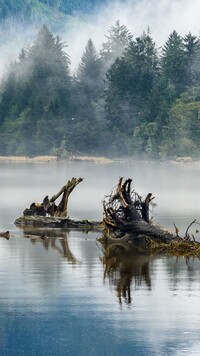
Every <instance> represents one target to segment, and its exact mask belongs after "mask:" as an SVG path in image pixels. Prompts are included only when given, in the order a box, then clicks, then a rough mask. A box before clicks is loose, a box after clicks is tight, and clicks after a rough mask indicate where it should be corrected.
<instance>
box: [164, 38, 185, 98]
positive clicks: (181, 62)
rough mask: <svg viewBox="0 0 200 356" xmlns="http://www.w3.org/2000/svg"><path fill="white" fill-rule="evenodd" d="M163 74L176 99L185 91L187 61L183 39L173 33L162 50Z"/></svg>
mask: <svg viewBox="0 0 200 356" xmlns="http://www.w3.org/2000/svg"><path fill="white" fill-rule="evenodd" d="M161 63H162V72H163V76H164V78H165V79H166V80H167V82H168V86H172V89H173V90H174V95H175V97H177V96H179V95H180V93H181V92H183V91H184V90H185V86H186V78H187V69H186V68H187V61H186V52H185V48H184V42H183V38H182V37H181V36H180V35H178V33H177V32H176V31H173V32H172V33H171V34H170V36H169V38H168V40H167V41H166V43H165V45H164V47H163V49H162V58H161Z"/></svg>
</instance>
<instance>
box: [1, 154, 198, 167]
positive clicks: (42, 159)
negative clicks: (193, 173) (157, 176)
mask: <svg viewBox="0 0 200 356" xmlns="http://www.w3.org/2000/svg"><path fill="white" fill-rule="evenodd" d="M126 161H144V162H146V163H148V162H152V161H154V160H151V159H149V160H148V159H139V158H138V159H136V158H132V157H127V158H121V159H117V158H116V159H115V158H113V159H110V158H108V157H99V156H78V155H77V156H76V155H71V156H69V157H67V158H65V159H59V158H58V157H56V156H34V157H30V156H0V163H1V162H7V163H9V162H10V163H51V162H91V163H99V164H110V163H113V162H126ZM155 161H156V160H155ZM157 161H158V162H160V163H166V162H168V163H171V164H177V165H186V166H187V165H195V166H198V167H200V159H193V158H192V157H177V158H174V159H165V160H160V161H159V160H157Z"/></svg>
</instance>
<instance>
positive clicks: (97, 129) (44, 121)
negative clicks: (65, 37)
mask: <svg viewBox="0 0 200 356" xmlns="http://www.w3.org/2000/svg"><path fill="white" fill-rule="evenodd" d="M30 3H31V1H30ZM42 6H49V7H52V8H53V7H57V8H58V9H60V6H61V2H59V1H45V3H44V4H43V5H42ZM63 6H64V5H63ZM16 11H17V10H16ZM108 33H109V35H108V36H107V42H105V43H103V44H102V49H101V50H100V52H99V53H98V51H97V50H96V48H95V45H94V43H93V41H92V40H91V39H89V40H88V42H87V44H86V47H85V50H84V53H83V54H82V58H81V61H80V65H79V67H78V70H77V73H76V75H74V76H73V77H72V75H71V72H70V60H69V56H68V55H67V48H66V45H65V43H63V42H62V40H61V38H60V37H58V36H54V35H53V34H52V33H51V31H50V30H49V28H48V27H47V26H46V25H43V26H42V28H41V30H40V31H39V32H38V35H37V37H36V39H35V41H34V43H33V44H32V46H30V47H29V48H23V49H22V50H21V51H20V53H19V57H18V60H17V61H15V62H14V63H12V64H11V65H10V68H8V71H7V73H5V75H4V78H3V79H2V82H1V84H0V154H7V155H8V154H18V155H24V154H25V155H36V154H55V155H56V156H58V158H66V157H67V156H68V155H69V154H71V153H83V154H96V155H99V154H101V155H102V154H106V155H113V156H127V155H128V156H137V157H142V158H144V157H146V158H150V159H152V158H166V157H177V156H188V155H190V156H192V157H199V155H200V140H199V137H200V66H199V58H200V42H199V39H198V38H197V37H196V36H193V35H192V34H190V33H189V34H187V35H186V36H185V37H183V38H182V37H181V36H179V35H178V33H177V32H176V31H173V33H172V34H171V35H170V36H169V38H168V40H167V41H166V43H165V45H164V46H163V48H162V50H161V51H160V52H158V51H157V48H156V44H155V43H154V41H153V39H152V37H151V35H150V33H149V31H148V32H147V33H143V34H142V35H141V36H140V37H137V38H135V39H134V38H133V37H132V35H131V34H130V32H129V31H128V29H127V28H126V26H123V25H120V23H119V21H117V22H116V24H115V26H112V27H111V28H110V29H109V31H108ZM159 53H161V54H159ZM105 71H107V72H106V75H105Z"/></svg>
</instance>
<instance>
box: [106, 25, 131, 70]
mask: <svg viewBox="0 0 200 356" xmlns="http://www.w3.org/2000/svg"><path fill="white" fill-rule="evenodd" d="M105 37H106V39H107V41H106V42H104V43H103V44H102V49H101V51H100V55H101V58H102V61H103V63H104V71H105V72H106V71H107V69H108V68H109V67H110V66H111V64H112V63H114V61H115V60H116V58H117V57H121V55H122V54H123V52H124V50H125V49H126V47H127V46H128V44H129V43H130V41H131V40H132V35H131V33H130V32H129V30H128V28H127V27H126V26H125V25H120V21H119V20H117V21H116V23H115V25H114V26H111V27H110V29H109V30H108V35H105Z"/></svg>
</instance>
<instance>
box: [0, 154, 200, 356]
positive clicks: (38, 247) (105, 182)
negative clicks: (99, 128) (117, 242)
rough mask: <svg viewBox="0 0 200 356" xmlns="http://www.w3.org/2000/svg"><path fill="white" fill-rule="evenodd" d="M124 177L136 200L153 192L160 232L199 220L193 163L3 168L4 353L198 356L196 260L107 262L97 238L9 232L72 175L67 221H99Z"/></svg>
mask: <svg viewBox="0 0 200 356" xmlns="http://www.w3.org/2000/svg"><path fill="white" fill-rule="evenodd" d="M122 175H123V176H124V177H131V178H132V179H133V183H134V184H133V186H134V188H135V189H136V191H137V192H138V193H143V194H147V193H148V192H152V193H153V194H154V195H155V197H156V198H155V202H156V203H157V204H158V207H157V208H155V209H154V211H153V216H154V220H155V221H156V222H157V223H160V224H161V225H162V226H165V227H168V228H171V229H173V223H174V222H175V223H176V225H177V226H178V227H179V228H180V233H182V232H183V233H184V232H185V229H186V227H187V226H188V225H189V223H190V222H191V221H192V220H193V219H194V218H196V219H197V220H199V219H200V217H199V214H200V213H199V212H200V206H199V204H200V203H199V198H198V185H199V178H200V168H199V166H195V165H193V166H192V165H178V166H177V165H174V164H167V163H159V162H131V161H129V162H126V163H125V162H124V163H121V164H120V163H114V164H108V165H101V164H93V163H92V164H90V163H83V162H80V163H70V164H69V163H59V162H55V163H49V164H48V163H47V164H23V163H22V164H9V163H1V164H0V196H1V206H0V216H1V219H0V231H3V230H4V231H5V230H10V232H11V238H10V240H5V239H1V240H0V271H1V276H0V284H1V294H0V310H1V313H0V319H1V323H0V349H1V353H2V354H3V355H13V354H15V355H23V354H33V355H35V354H38V355H42V354H45V355H53V354H56V353H57V354H58V355H65V354H67V353H69V354H70V355H102V353H104V354H105V355H110V349H111V348H112V354H113V355H123V354H124V350H126V355H134V354H137V355H152V356H153V355H163V356H164V355H166V354H170V355H184V354H190V355H195V354H198V352H199V349H200V344H199V327H198V325H199V315H200V307H199V302H198V301H199V296H200V287H199V282H200V280H199V270H200V263H199V260H197V259H194V260H186V259H184V258H179V259H176V258H173V257H171V258H167V257H165V256H160V257H157V258H156V257H155V256H143V255H141V256H136V255H135V256H132V255H131V256H128V255H127V256H124V255H122V256H120V255H119V256H118V257H117V258H116V259H115V260H113V256H110V257H109V256H108V255H107V254H106V253H105V252H104V250H103V248H102V246H101V245H100V244H99V243H97V241H96V238H97V237H98V235H99V234H98V233H94V232H89V233H88V234H86V233H84V232H77V231H69V232H67V231H66V230H51V229H49V230H47V231H45V234H47V236H49V238H48V239H47V240H46V241H42V240H41V239H38V238H37V236H38V234H39V233H40V232H37V231H35V234H36V236H34V231H33V230H31V229H26V230H25V231H24V232H23V230H21V229H18V228H16V227H15V226H14V223H13V222H14V220H15V219H16V218H17V217H19V216H20V215H21V214H22V211H23V210H24V209H25V208H26V207H28V206H29V205H30V204H31V203H32V202H33V201H35V202H41V201H42V199H43V198H44V196H45V195H46V194H48V195H49V196H51V195H53V194H54V193H56V192H57V191H58V190H59V189H60V187H61V186H62V185H63V184H64V183H65V182H66V181H67V180H68V179H70V178H71V177H72V176H75V177H78V176H82V177H83V178H84V180H83V182H82V183H81V184H80V185H79V186H77V187H76V189H75V190H74V192H73V193H72V195H71V196H70V201H69V215H70V217H71V218H74V219H80V218H83V219H97V220H101V218H102V204H101V201H102V199H103V198H104V196H105V195H106V194H108V193H109V192H110V191H111V189H112V188H113V187H114V186H115V185H116V184H117V181H118V178H119V176H122ZM193 232H194V231H193ZM194 233H195V232H194ZM27 236H29V237H28V238H27ZM196 236H198V234H197V235H196ZM114 261H115V262H114ZM113 262H114V264H113ZM169 311H170V312H169Z"/></svg>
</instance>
